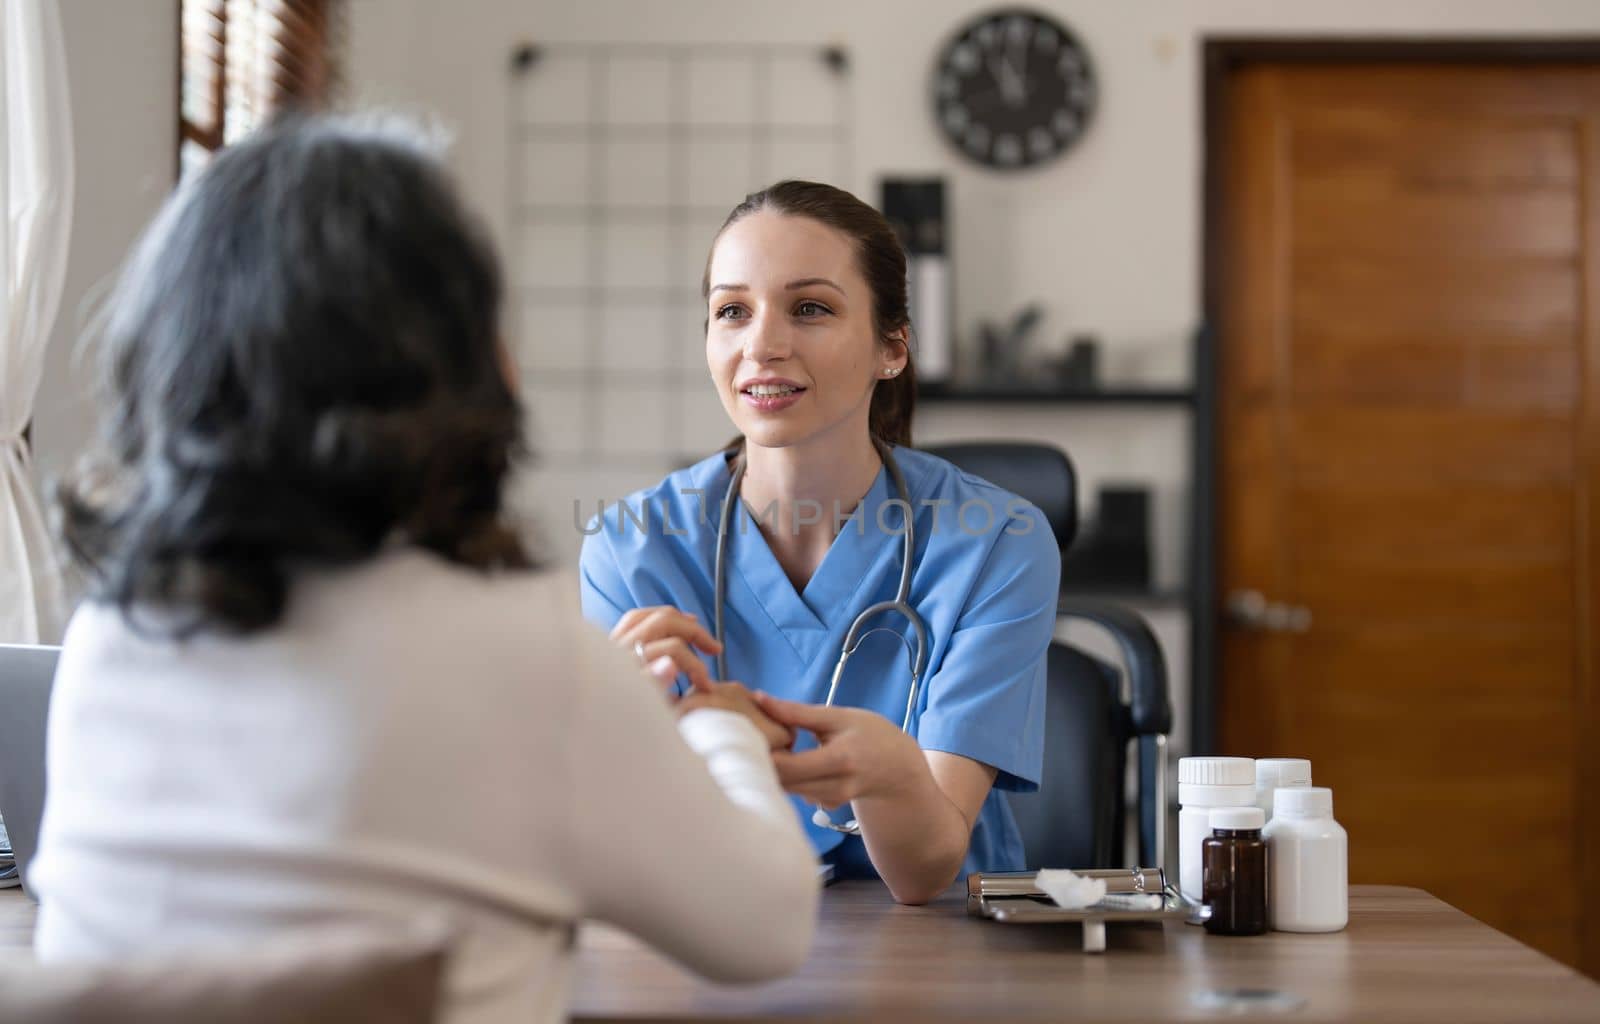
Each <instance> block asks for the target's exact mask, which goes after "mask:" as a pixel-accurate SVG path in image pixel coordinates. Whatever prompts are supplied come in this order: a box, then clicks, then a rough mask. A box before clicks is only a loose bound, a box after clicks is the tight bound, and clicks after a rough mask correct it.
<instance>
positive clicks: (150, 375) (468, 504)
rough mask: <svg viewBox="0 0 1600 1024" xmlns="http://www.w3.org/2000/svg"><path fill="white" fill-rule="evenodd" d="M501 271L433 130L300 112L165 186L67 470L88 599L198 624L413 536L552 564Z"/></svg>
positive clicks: (121, 298)
mask: <svg viewBox="0 0 1600 1024" xmlns="http://www.w3.org/2000/svg"><path fill="white" fill-rule="evenodd" d="M500 291H501V285H500V276H499V270H498V266H497V264H496V261H495V257H494V255H493V252H492V251H491V249H490V247H489V245H488V242H487V241H486V239H485V237H484V235H483V234H482V232H481V231H480V229H479V228H478V226H477V224H476V223H474V222H473V221H472V220H471V219H470V218H469V216H468V215H467V213H466V211H465V210H464V209H463V208H462V206H461V204H460V202H459V201H458V200H457V198H456V196H455V194H454V191H453V190H452V188H451V186H450V184H449V182H448V181H447V180H446V178H445V175H444V173H443V171H442V169H441V167H440V165H439V163H438V162H437V160H436V159H435V158H434V157H433V156H432V154H431V153H430V152H429V151H428V147H427V146H426V144H425V143H424V142H423V141H422V138H421V135H420V134H419V133H418V132H417V131H416V130H415V129H414V128H410V127H407V126H404V125H399V124H396V123H393V122H381V121H376V120H359V119H348V118H328V117H318V118H295V119H291V120H286V121H283V122H281V123H278V124H276V125H273V126H269V127H268V128H266V129H264V130H262V131H260V132H259V133H257V134H256V135H254V136H252V137H250V138H248V139H246V140H245V141H242V142H240V143H239V144H237V145H235V146H233V147H231V148H230V149H228V150H225V151H224V152H222V153H221V154H220V155H219V156H218V157H217V158H216V160H215V161H214V162H213V163H212V164H211V165H210V166H209V167H207V168H206V169H205V170H204V171H203V172H202V173H201V174H199V175H198V176H197V177H196V178H194V179H193V180H192V181H189V182H186V183H185V184H184V185H182V186H181V187H180V188H179V189H178V191H177V192H176V193H175V194H174V195H173V196H172V197H171V198H170V199H169V200H168V201H167V203H166V205H165V206H164V207H163V209H162V210H161V212H160V213H159V214H158V215H157V217H156V218H155V220H154V221H153V222H152V223H151V225H150V226H149V228H148V229H146V231H145V233H144V236H143V237H142V238H141V240H140V241H139V243H138V244H137V246H136V247H135V249H134V251H133V253H132V255H131V257H130V260H129V262H128V264H127V266H126V268H125V269H124V271H123V273H122V276H121V278H120V280H119V281H118V283H117V286H116V288H115V289H114V291H113V293H112V295H111V297H110V299H109V301H108V305H107V308H106V311H105V314H104V317H103V321H102V328H101V330H102V335H103V336H102V337H101V338H100V339H99V340H100V341H101V342H102V343H103V352H104V359H105V362H104V371H105V374H104V375H105V378H106V379H105V387H106V389H107V391H108V392H109V395H108V403H107V404H108V406H109V408H108V414H107V417H106V420H105V422H104V424H103V437H102V443H101V446H100V448H99V450H98V451H97V453H96V454H95V455H94V456H91V457H90V458H89V459H88V460H86V462H85V464H84V465H83V466H81V467H80V468H79V470H78V471H77V472H76V473H75V474H74V476H73V477H71V478H69V479H68V480H67V481H65V482H64V483H63V484H62V485H60V486H59V487H58V488H57V489H56V493H55V498H56V503H57V506H58V515H59V529H60V532H61V534H62V539H63V541H64V542H65V544H66V547H67V550H68V551H69V553H70V554H71V556H72V559H73V561H74V562H75V563H76V564H77V565H78V566H80V567H81V568H82V569H83V570H85V574H86V576H87V577H88V580H89V584H90V588H91V590H90V596H91V598H94V599H98V600H103V601H107V602H112V603H115V604H116V605H117V606H119V607H120V608H121V610H122V612H123V614H124V616H125V617H128V618H129V620H130V621H132V617H133V614H132V613H133V611H134V609H135V608H136V607H138V608H141V609H143V608H146V607H148V608H152V609H162V610H165V611H169V612H175V613H177V614H176V615H163V616H161V617H160V618H161V619H162V621H163V622H166V623H169V624H170V625H169V626H168V628H170V629H171V630H173V631H175V632H178V633H189V632H193V631H195V630H197V629H202V628H209V627H216V628H220V629H222V630H225V631H232V632H237V633H248V632H251V631H255V630H260V629H265V628H268V627H270V626H272V625H274V624H275V623H277V622H278V621H279V619H280V618H281V617H282V615H283V613H284V609H285V607H286V605H287V603H288V600H289V596H290V590H291V583H292V577H293V574H294V571H295V570H297V569H299V568H301V567H315V566H341V565H350V564H354V563H358V562H361V561H362V560H364V559H368V558H371V557H372V556H373V555H374V554H375V553H377V552H378V551H379V549H380V547H382V546H384V545H386V544H391V543H399V544H410V545H414V546H416V547H420V548H424V549H427V550H430V551H433V552H436V553H437V554H439V555H440V556H442V557H443V558H445V559H448V560H449V561H452V562H455V563H459V564H462V565H466V566H471V567H475V568H479V569H490V568H495V567H519V568H520V567H528V566H531V564H532V561H531V559H530V558H529V556H528V554H527V552H526V550H525V549H524V547H523V545H522V543H521V541H520V540H519V539H518V537H517V535H516V534H515V532H514V531H513V530H511V529H510V528H509V527H508V526H507V525H506V524H505V522H504V520H503V518H502V516H503V513H502V509H501V490H502V486H503V482H504V480H505V477H506V475H507V473H508V471H509V470H510V469H511V467H512V464H513V463H514V461H515V460H516V458H517V457H518V456H519V455H520V454H521V444H522V442H521V437H522V431H521V409H520V407H519V405H518V403H517V399H516V397H515V395H514V393H513V391H512V388H511V385H510V383H509V382H508V380H507V378H506V374H505V366H504V365H503V360H504V355H503V350H502V348H501V339H500V334H499V323H498V320H499V306H500Z"/></svg>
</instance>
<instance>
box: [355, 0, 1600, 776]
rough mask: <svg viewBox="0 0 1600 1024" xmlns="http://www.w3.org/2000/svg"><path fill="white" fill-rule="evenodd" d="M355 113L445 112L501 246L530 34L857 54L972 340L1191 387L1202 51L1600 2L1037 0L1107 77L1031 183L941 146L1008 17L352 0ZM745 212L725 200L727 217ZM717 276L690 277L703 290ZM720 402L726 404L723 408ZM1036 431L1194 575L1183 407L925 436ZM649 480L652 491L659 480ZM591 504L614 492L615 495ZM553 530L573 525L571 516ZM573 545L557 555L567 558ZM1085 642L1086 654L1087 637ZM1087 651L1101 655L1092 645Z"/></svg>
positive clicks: (894, 160)
mask: <svg viewBox="0 0 1600 1024" xmlns="http://www.w3.org/2000/svg"><path fill="white" fill-rule="evenodd" d="M351 4H352V8H351V30H350V42H351V46H352V56H351V64H350V68H349V71H350V74H349V80H350V84H351V87H352V98H353V99H354V100H356V101H366V102H381V103H389V104H400V105H406V106H411V107H415V108H418V109H423V110H427V111H430V112H432V113H434V114H436V115H438V116H439V117H440V118H442V119H443V121H444V122H445V123H446V124H447V125H449V126H450V127H451V128H452V129H453V130H454V132H455V135H456V140H457V142H456V150H455V154H454V161H455V164H456V169H457V171H458V173H459V174H460V176H461V178H462V181H463V183H464V187H465V188H466V190H467V192H468V194H469V197H470V198H471V200H472V201H473V202H475V203H476V204H477V206H478V207H479V208H480V210H481V211H482V212H483V214H484V215H485V216H486V217H487V218H488V219H489V221H490V223H491V225H492V226H494V228H495V229H496V230H498V231H501V232H504V230H505V226H506V224H507V222H508V218H507V211H506V205H507V203H506V197H507V196H508V194H509V189H508V182H507V181H506V168H507V165H508V161H507V159H506V151H505V145H506V133H505V125H506V123H507V106H506V102H507V96H508V95H509V92H510V89H509V86H510V83H511V78H510V75H509V73H508V70H507V68H508V58H509V54H510V51H511V47H512V45H513V44H514V43H516V42H519V41H533V42H540V43H547V44H558V43H562V42H583V43H618V42H624V43H625V42H633V43H638V42H653V43H662V42H668V43H702V44H708V43H709V44H718V45H724V46H726V47H728V48H729V49H730V50H732V51H735V52H736V51H737V50H738V48H739V46H740V45H741V44H750V43H775V42H790V43H794V42H815V43H818V44H823V43H837V44H842V45H843V46H845V47H846V48H847V49H848V51H849V53H850V55H851V58H852V65H851V66H852V71H851V74H852V76H853V78H854V83H853V88H854V111H853V117H854V120H853V151H854V154H853V155H854V160H853V166H854V169H855V170H854V181H853V182H852V183H850V184H851V185H852V187H853V188H854V189H855V190H856V191H857V192H858V193H859V194H860V195H862V196H863V197H867V198H869V199H875V197H876V195H877V188H878V180H879V178H880V177H881V176H882V175H885V174H889V173H906V174H942V175H944V176H946V178H947V180H948V181H949V185H950V190H951V191H950V202H951V208H952V214H953V218H954V220H953V229H952V240H953V246H954V252H953V256H954V261H955V267H956V275H957V276H956V281H957V302H958V306H959V309H958V316H957V325H956V326H957V333H958V339H964V338H969V337H970V336H971V333H972V331H973V328H974V324H975V323H976V322H977V321H978V320H979V319H1000V318H1008V317H1009V316H1010V315H1011V314H1013V313H1014V312H1015V311H1016V310H1017V309H1019V308H1020V307H1021V306H1023V305H1024V304H1026V303H1029V302H1041V303H1042V304H1043V305H1044V308H1045V311H1046V321H1045V332H1046V334H1047V335H1048V336H1049V337H1051V338H1053V339H1056V340H1060V339H1064V338H1066V337H1067V336H1068V335H1069V334H1072V333H1076V332H1079V331H1085V330H1087V331H1093V332H1095V333H1097V334H1098V335H1100V337H1101V338H1102V340H1103V342H1104V344H1105V349H1104V351H1103V355H1102V365H1103V366H1104V368H1105V369H1104V375H1105V376H1106V377H1107V378H1120V379H1123V380H1134V379H1138V380H1143V381H1146V382H1166V383H1171V382H1180V381H1183V380H1184V379H1185V378H1186V375H1187V370H1188V365H1187V354H1186V351H1187V350H1186V346H1187V339H1188V337H1189V334H1190V332H1191V330H1192V329H1193V328H1194V326H1195V324H1196V322H1197V320H1198V318H1199V313H1200V284H1199V282H1200V229H1201V208H1200V198H1201V194H1200V190H1201V176H1200V165H1201V155H1202V151H1201V137H1200V133H1201V96H1200V64H1199V54H1200V44H1201V41H1202V39H1204V38H1205V37H1206V36H1208V35H1276V36H1304V35H1313V34H1318V35H1328V34H1337V35H1346V36H1348V35H1384V36H1407V35H1410V36H1429V37H1435V36H1440V35H1460V36H1493V35H1500V36H1524V37H1526V36H1548V35H1564V34H1568V35H1570V34H1600V2H1596V0H1338V2H1334V0H1320V2H1311V0H1122V2H1116V3H1109V2H1105V0H1034V3H1033V6H1035V7H1038V8H1041V9H1044V10H1047V11H1050V12H1052V13H1054V14H1055V15H1057V16H1058V17H1060V18H1061V19H1062V20H1064V21H1065V22H1066V23H1067V24H1068V25H1070V26H1071V27H1072V28H1073V29H1074V30H1075V31H1076V32H1077V33H1078V35H1079V37H1080V38H1081V39H1082V40H1083V41H1084V43H1085V45H1086V46H1087V47H1088V49H1089V52H1090V55H1091V58H1092V59H1093V61H1094V63H1095V70H1096V74H1097V77H1098V79H1099V83H1100V97H1101V99H1100V107H1099V109H1098V111H1097V113H1096V116H1095V122H1094V124H1093V126H1092V127H1091V129H1090V131H1089V132H1088V134H1087V135H1086V137H1085V138H1084V139H1083V140H1082V142H1081V143H1080V144H1079V145H1078V147H1077V148H1076V149H1075V150H1074V151H1073V152H1071V153H1069V154H1068V155H1067V156H1066V157H1065V158H1064V159H1062V160H1060V161H1057V162H1056V163H1053V164H1051V165H1049V166H1047V167H1044V168H1041V169H1037V170H1033V171H1029V172H1024V173H1021V174H1015V175H999V174H995V173H991V172H987V171H983V170H980V169H976V168H974V167H971V166H969V165H967V164H966V163H964V162H962V161H961V160H960V159H959V158H957V157H956V156H954V155H953V154H952V153H951V152H950V151H949V150H948V149H947V148H946V146H945V144H944V143H943V142H942V141H941V139H940V137H939V135H938V134H937V133H936V130H935V126H934V124H933V120H932V117H931V115H930V112H929V111H930V103H929V76H930V67H931V64H932V61H933V58H934V55H935V53H936V51H937V49H938V48H939V47H940V45H941V44H942V43H943V41H944V40H945V39H946V38H947V37H948V36H949V35H950V34H951V33H952V32H953V30H954V29H955V28H956V26H957V25H958V24H960V23H961V22H962V21H964V20H965V19H966V18H968V17H970V16H971V15H972V14H974V13H976V12H978V11H981V10H983V9H986V8H988V7H991V6H994V5H993V4H988V3H982V4H978V3H971V2H964V0H811V2H808V3H794V2H792V0H703V2H687V0H670V2H667V0H655V2H652V0H584V2H582V3H573V2H553V0H458V2H453V3H449V4H444V3H433V2H428V0H351ZM736 198H737V197H734V196H730V197H728V199H729V203H730V205H731V203H732V202H733V201H734V200H735V199H736ZM697 271H698V267H685V268H684V273H685V275H690V276H692V275H693V274H695V273H696V272H697ZM706 400H707V401H708V402H710V401H711V395H710V394H709V393H708V394H707V396H706ZM963 436H989V437H1003V436H1016V437H1040V438H1044V439H1049V440H1053V441H1055V442H1056V443H1058V444H1059V445H1061V446H1062V447H1063V448H1065V449H1067V450H1068V451H1069V452H1071V453H1072V455H1073V458H1074V461H1075V462H1076V463H1077V465H1078V468H1079V471H1080V475H1081V476H1082V478H1083V485H1084V486H1083V490H1084V493H1085V494H1086V495H1088V494H1091V493H1092V492H1093V490H1094V488H1095V487H1096V486H1097V485H1098V484H1099V483H1100V482H1102V481H1105V480H1108V479H1114V478H1115V479H1129V480H1140V481H1146V482H1150V483H1153V485H1154V487H1155V492H1156V493H1155V498H1156V503H1157V505H1156V510H1155V515H1156V522H1157V536H1156V539H1155V556H1156V572H1157V577H1158V580H1159V581H1160V582H1162V583H1167V584H1171V583H1176V582H1178V581H1179V580H1180V579H1181V576H1182V569H1183V558H1184V543H1185V537H1184V528H1183V527H1184V515H1185V512H1184V508H1185V502H1186V501H1187V495H1188V490H1189V481H1188V476H1187V463H1188V459H1187V452H1188V448H1187V446H1188V423H1187V420H1186V418H1185V416H1184V414H1183V413H1182V412H1180V411H1177V410H1153V411H1152V410H1135V411H1124V410H1116V411H1111V410H1061V409H1051V408H1028V409H996V408H993V407H988V408H982V409H979V408H951V407H928V408H926V409H925V410H923V411H922V412H919V418H918V439H919V441H921V442H932V441H936V440H943V439H949V438H958V437H963ZM644 482H645V481H643V480H640V481H637V482H635V486H637V485H640V484H642V483H644ZM583 493H584V494H585V495H589V494H600V493H604V494H615V493H618V492H617V491H616V490H615V489H614V488H613V489H612V490H601V491H594V490H589V489H586V490H585V491H584V492H583ZM552 519H553V522H552V523H551V528H552V530H553V531H566V530H570V527H569V526H568V525H567V522H566V518H565V517H560V516H553V517H552ZM559 547H560V545H558V548H559ZM1148 614H1149V616H1150V618H1151V620H1152V623H1153V625H1154V626H1155V628H1156V630H1157V632H1158V634H1159V635H1160V637H1161V639H1162V642H1163V646H1164V647H1165V648H1166V650H1167V652H1168V657H1169V661H1170V662H1171V663H1172V668H1173V670H1174V671H1173V675H1174V684H1175V697H1176V699H1177V703H1178V705H1179V707H1178V710H1179V722H1180V726H1179V730H1178V736H1177V737H1175V739H1176V741H1177V745H1178V747H1179V750H1180V752H1181V750H1182V747H1183V746H1184V745H1185V744H1186V742H1187V725H1186V724H1185V723H1186V722H1187V715H1186V714H1185V713H1184V705H1185V703H1186V700H1185V698H1186V696H1187V677H1188V668H1187V647H1188V643H1187V634H1186V629H1187V625H1186V621H1185V616H1184V614H1183V613H1182V612H1181V611H1176V610H1171V609H1167V610H1161V609H1152V610H1150V611H1149V613H1148ZM1080 639H1081V638H1080ZM1090 646H1094V647H1101V648H1102V649H1104V645H1102V644H1098V643H1095V642H1093V641H1092V640H1091V642H1090Z"/></svg>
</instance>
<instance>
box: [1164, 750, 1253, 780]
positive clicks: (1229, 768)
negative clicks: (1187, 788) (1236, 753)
mask: <svg viewBox="0 0 1600 1024" xmlns="http://www.w3.org/2000/svg"><path fill="white" fill-rule="evenodd" d="M1178 782H1179V784H1186V785H1191V786H1251V787H1254V786H1255V784H1256V763H1255V762H1254V761H1252V760H1250V759H1249V758H1248V757H1180V758H1178Z"/></svg>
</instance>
